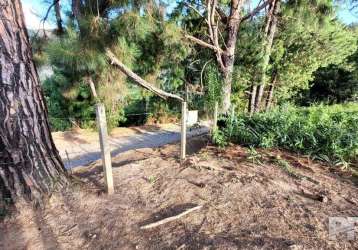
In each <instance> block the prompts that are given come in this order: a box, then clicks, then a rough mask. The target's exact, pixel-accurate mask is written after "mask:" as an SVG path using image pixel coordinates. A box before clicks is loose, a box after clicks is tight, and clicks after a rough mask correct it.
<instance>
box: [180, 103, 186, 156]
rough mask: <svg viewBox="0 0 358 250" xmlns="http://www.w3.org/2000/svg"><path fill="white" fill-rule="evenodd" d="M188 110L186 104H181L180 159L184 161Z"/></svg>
mask: <svg viewBox="0 0 358 250" xmlns="http://www.w3.org/2000/svg"><path fill="white" fill-rule="evenodd" d="M186 116H187V109H186V102H182V103H181V143H180V159H181V160H184V159H185V156H186V120H187V118H186Z"/></svg>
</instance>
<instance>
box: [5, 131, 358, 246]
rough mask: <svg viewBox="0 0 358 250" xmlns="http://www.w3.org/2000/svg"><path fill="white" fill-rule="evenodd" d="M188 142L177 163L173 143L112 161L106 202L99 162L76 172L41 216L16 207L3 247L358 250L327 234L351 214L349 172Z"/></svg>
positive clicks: (356, 198) (354, 204)
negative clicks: (334, 221)
mask: <svg viewBox="0 0 358 250" xmlns="http://www.w3.org/2000/svg"><path fill="white" fill-rule="evenodd" d="M189 144H190V146H189V150H188V151H189V153H190V155H189V157H188V159H187V160H186V161H185V162H184V163H182V164H181V163H180V161H179V160H178V157H177V155H178V150H179V146H178V145H168V146H164V147H161V148H158V149H140V150H133V151H128V152H126V153H123V154H121V155H120V156H118V157H116V158H114V159H113V175H114V182H115V194H114V195H112V196H107V195H105V194H104V193H103V191H102V187H103V178H102V170H101V166H100V163H99V162H95V163H93V164H91V165H90V166H87V167H82V168H79V169H76V170H75V172H74V173H73V174H74V175H75V176H76V181H75V183H77V184H76V185H73V187H72V188H71V189H70V190H66V191H63V194H56V195H53V196H52V197H51V198H50V200H49V202H48V204H47V205H46V207H45V208H44V209H37V210H34V209H32V208H29V207H26V206H22V207H21V211H20V212H19V213H17V214H14V215H12V216H10V217H7V218H6V219H5V221H3V222H2V223H0V249H36V250H37V249H358V242H357V240H355V241H349V240H347V239H346V238H344V237H342V238H338V239H339V240H329V237H328V236H329V235H328V218H329V217H332V216H341V217H346V216H358V192H357V191H358V188H357V187H358V186H357V185H358V184H357V180H355V179H353V177H351V176H350V175H349V174H348V173H344V172H338V171H333V170H330V169H329V168H328V167H327V166H323V165H321V164H319V163H317V162H312V161H310V160H309V159H307V158H304V157H298V156H296V155H293V154H288V153H284V152H281V151H278V150H274V151H263V150H262V151H259V152H257V153H256V152H252V151H250V150H248V149H246V148H242V147H239V146H230V147H228V148H227V149H225V150H220V149H218V148H215V147H213V146H210V145H208V143H207V141H206V139H205V138H197V139H192V140H191V141H190V143H189ZM278 162H281V164H279V163H278ZM282 162H286V163H288V165H289V167H287V166H286V165H285V164H282ZM283 166H286V167H283ZM82 182H85V184H79V183H82ZM197 205H202V208H201V209H198V210H196V211H193V212H191V213H189V214H186V215H185V216H183V217H181V218H179V219H177V220H174V221H171V222H168V223H165V224H162V225H159V226H157V227H154V228H151V229H141V228H140V227H141V226H143V225H147V224H149V223H152V222H156V221H160V220H162V219H164V218H167V217H170V216H174V215H177V214H180V213H181V212H183V211H185V210H186V209H189V208H192V207H195V206H197ZM356 237H358V234H357V236H356Z"/></svg>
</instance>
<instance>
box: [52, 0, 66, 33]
mask: <svg viewBox="0 0 358 250" xmlns="http://www.w3.org/2000/svg"><path fill="white" fill-rule="evenodd" d="M54 1H55V14H56V23H57V31H56V32H57V34H58V35H62V34H63V32H64V30H63V26H62V18H61V6H60V1H59V0H54Z"/></svg>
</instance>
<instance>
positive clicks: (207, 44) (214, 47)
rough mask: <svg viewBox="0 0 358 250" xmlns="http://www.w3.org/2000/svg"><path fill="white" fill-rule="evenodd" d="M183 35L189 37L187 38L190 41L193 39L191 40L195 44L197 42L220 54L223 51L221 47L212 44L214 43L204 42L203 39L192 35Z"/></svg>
mask: <svg viewBox="0 0 358 250" xmlns="http://www.w3.org/2000/svg"><path fill="white" fill-rule="evenodd" d="M184 37H185V38H187V39H189V40H191V41H193V42H195V43H197V44H199V45H201V46H203V47H206V48H210V49H212V50H214V51H215V52H220V53H222V54H224V53H225V52H224V51H223V50H222V49H221V48H219V47H216V46H214V45H212V44H210V43H207V42H204V41H203V40H200V39H199V38H196V37H194V36H191V35H188V34H185V35H184Z"/></svg>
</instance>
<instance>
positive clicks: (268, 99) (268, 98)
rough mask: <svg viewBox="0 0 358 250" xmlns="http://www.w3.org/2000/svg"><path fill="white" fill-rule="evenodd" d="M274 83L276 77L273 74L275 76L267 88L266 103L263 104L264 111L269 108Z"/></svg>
mask: <svg viewBox="0 0 358 250" xmlns="http://www.w3.org/2000/svg"><path fill="white" fill-rule="evenodd" d="M276 81H277V75H276V74H275V76H274V78H273V80H272V83H271V85H270V87H269V90H268V93H267V97H266V103H265V111H269V110H270V108H271V105H272V99H273V93H274V89H275V85H276Z"/></svg>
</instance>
